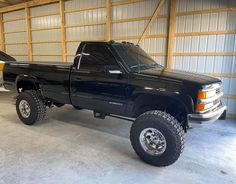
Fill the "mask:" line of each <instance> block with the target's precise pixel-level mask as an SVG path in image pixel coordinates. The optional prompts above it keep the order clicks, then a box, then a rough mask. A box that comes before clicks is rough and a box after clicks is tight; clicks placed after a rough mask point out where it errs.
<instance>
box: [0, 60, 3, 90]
mask: <svg viewBox="0 0 236 184" xmlns="http://www.w3.org/2000/svg"><path fill="white" fill-rule="evenodd" d="M3 67H4V62H2V61H0V86H2V82H3V80H2V74H3V72H2V71H3Z"/></svg>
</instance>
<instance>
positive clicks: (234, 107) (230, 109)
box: [224, 99, 236, 114]
mask: <svg viewBox="0 0 236 184" xmlns="http://www.w3.org/2000/svg"><path fill="white" fill-rule="evenodd" d="M224 102H225V103H226V105H227V113H228V114H235V112H236V100H234V99H224Z"/></svg>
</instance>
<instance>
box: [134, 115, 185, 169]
mask: <svg viewBox="0 0 236 184" xmlns="http://www.w3.org/2000/svg"><path fill="white" fill-rule="evenodd" d="M130 140H131V144H132V146H133V148H134V150H135V152H136V153H137V155H138V156H139V157H140V158H141V159H142V160H143V161H145V162H147V163H148V164H151V165H154V166H168V165H171V164H173V163H174V162H175V161H176V160H177V159H178V158H179V156H180V154H181V153H182V151H183V148H184V131H183V128H182V127H181V125H180V124H179V123H178V121H177V120H176V119H175V118H174V117H172V116H171V115H170V114H168V113H166V112H162V111H157V110H155V111H148V112H145V113H143V114H142V115H140V116H139V117H138V118H137V119H136V120H135V122H134V123H133V125H132V127H131V130H130Z"/></svg>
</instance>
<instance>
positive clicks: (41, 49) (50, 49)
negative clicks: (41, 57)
mask: <svg viewBox="0 0 236 184" xmlns="http://www.w3.org/2000/svg"><path fill="white" fill-rule="evenodd" d="M32 48H33V52H34V53H51V54H61V44H60V43H43V44H33V45H32Z"/></svg>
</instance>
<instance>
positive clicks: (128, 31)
mask: <svg viewBox="0 0 236 184" xmlns="http://www.w3.org/2000/svg"><path fill="white" fill-rule="evenodd" d="M147 23H148V21H147V20H143V21H135V22H124V23H117V24H112V25H111V31H112V36H129V35H132V36H138V35H141V34H142V33H143V30H144V29H145V27H146V25H147Z"/></svg>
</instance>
